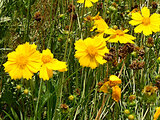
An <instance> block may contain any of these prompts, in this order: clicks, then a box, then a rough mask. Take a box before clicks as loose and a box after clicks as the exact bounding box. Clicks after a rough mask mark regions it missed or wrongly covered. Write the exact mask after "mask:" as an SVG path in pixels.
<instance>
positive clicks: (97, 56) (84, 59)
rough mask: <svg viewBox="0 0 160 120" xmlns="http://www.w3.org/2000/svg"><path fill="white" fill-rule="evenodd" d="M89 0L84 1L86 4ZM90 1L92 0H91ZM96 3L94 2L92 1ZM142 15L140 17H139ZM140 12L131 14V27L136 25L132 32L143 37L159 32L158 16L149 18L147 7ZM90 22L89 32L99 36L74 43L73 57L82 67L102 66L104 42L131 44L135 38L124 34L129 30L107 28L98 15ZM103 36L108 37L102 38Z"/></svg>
mask: <svg viewBox="0 0 160 120" xmlns="http://www.w3.org/2000/svg"><path fill="white" fill-rule="evenodd" d="M80 1H81V2H80ZM88 1H89V0H86V3H85V4H87V3H88ZM91 1H92V0H91ZM78 2H79V3H84V0H79V1H78ZM92 2H96V1H94V0H93V1H92ZM141 13H142V15H141ZM141 13H140V12H135V13H132V19H133V20H131V21H129V23H130V24H131V25H138V26H137V27H136V28H135V29H134V31H135V33H141V32H142V31H143V34H144V35H150V34H152V31H153V32H158V31H160V15H159V14H157V13H154V14H153V15H151V16H150V10H149V9H148V8H147V7H143V8H142V9H141ZM91 20H93V21H94V26H93V27H92V29H91V31H93V30H95V29H96V32H98V33H99V34H98V35H96V36H95V37H94V38H87V39H85V40H84V41H83V40H81V39H80V40H78V41H76V43H75V49H76V50H77V51H76V54H75V57H76V58H78V59H79V62H80V65H81V66H83V67H85V66H86V67H91V68H92V69H94V68H96V67H97V66H98V65H99V64H104V63H105V62H107V61H105V60H103V56H104V55H105V53H108V49H107V48H106V44H105V42H106V41H107V42H111V43H117V42H120V43H124V44H125V43H132V44H134V42H133V40H134V39H136V37H133V36H132V35H129V34H126V33H127V32H128V31H129V30H128V29H125V30H121V29H116V30H115V29H112V28H109V27H108V25H107V24H106V22H105V21H104V20H103V19H102V17H101V16H99V13H98V14H97V15H96V16H95V17H92V18H91ZM104 34H108V35H110V36H109V37H107V38H104V37H103V36H104Z"/></svg>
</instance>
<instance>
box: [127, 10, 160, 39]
mask: <svg viewBox="0 0 160 120" xmlns="http://www.w3.org/2000/svg"><path fill="white" fill-rule="evenodd" d="M141 13H142V14H140V13H139V12H136V13H132V19H133V20H131V21H129V24H131V25H138V26H137V27H136V28H135V29H134V32H135V33H141V32H142V31H143V34H144V35H146V36H147V35H150V34H152V32H158V31H160V15H159V14H157V13H154V14H152V15H151V16H150V10H149V9H148V8H147V7H143V8H142V9H141Z"/></svg>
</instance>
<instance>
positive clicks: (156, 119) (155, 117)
mask: <svg viewBox="0 0 160 120" xmlns="http://www.w3.org/2000/svg"><path fill="white" fill-rule="evenodd" d="M159 116H160V107H158V108H156V112H155V114H154V119H153V120H158V118H159Z"/></svg>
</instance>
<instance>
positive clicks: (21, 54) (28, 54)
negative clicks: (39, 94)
mask: <svg viewBox="0 0 160 120" xmlns="http://www.w3.org/2000/svg"><path fill="white" fill-rule="evenodd" d="M36 48H37V46H36V45H35V44H29V43H28V42H26V43H25V44H22V45H19V46H18V47H17V48H16V50H15V51H13V52H11V53H9V54H8V61H7V62H6V63H4V64H3V65H4V67H5V72H8V73H9V75H10V76H11V79H15V80H16V79H21V78H26V79H27V80H28V79H31V78H32V76H33V74H34V73H37V72H38V71H40V72H39V76H40V78H43V79H44V80H49V78H51V77H52V76H53V70H58V71H59V72H64V71H67V65H66V63H65V62H61V61H58V60H57V59H53V54H52V53H51V51H50V50H49V49H47V50H43V52H42V54H41V53H40V52H39V51H37V50H36Z"/></svg>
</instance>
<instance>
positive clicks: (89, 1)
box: [77, 0, 98, 7]
mask: <svg viewBox="0 0 160 120" xmlns="http://www.w3.org/2000/svg"><path fill="white" fill-rule="evenodd" d="M92 2H93V3H96V2H98V0H78V1H77V3H85V7H92V6H93V4H92Z"/></svg>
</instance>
